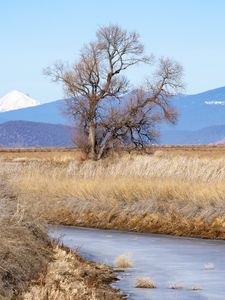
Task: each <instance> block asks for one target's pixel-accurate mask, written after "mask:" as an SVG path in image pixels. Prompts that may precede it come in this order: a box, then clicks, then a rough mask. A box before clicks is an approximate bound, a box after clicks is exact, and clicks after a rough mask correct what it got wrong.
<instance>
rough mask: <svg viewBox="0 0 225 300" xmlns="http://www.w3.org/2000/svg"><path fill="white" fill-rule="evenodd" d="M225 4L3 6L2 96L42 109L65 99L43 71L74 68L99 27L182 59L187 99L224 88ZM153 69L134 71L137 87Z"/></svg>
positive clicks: (25, 2) (185, 0)
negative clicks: (134, 35)
mask: <svg viewBox="0 0 225 300" xmlns="http://www.w3.org/2000/svg"><path fill="white" fill-rule="evenodd" d="M224 15H225V1H223V0H155V1H152V0H138V1H137V0H113V1H107V0H105V1H104V0H94V1H92V0H89V1H88V0H39V1H34V0H33V1H31V0H7V1H5V0H0V38H1V50H0V97H1V96H3V95H4V94H5V93H7V92H9V91H11V90H13V89H18V90H20V91H22V92H24V93H27V94H29V95H30V96H31V97H33V98H36V99H38V100H40V101H41V102H46V101H51V100H56V99H60V98H62V97H63V91H62V88H61V86H59V85H56V84H54V83H51V82H50V80H49V78H46V77H45V76H43V74H42V69H43V68H44V67H46V66H49V65H51V64H52V63H54V62H55V61H56V60H59V59H62V60H64V61H69V62H73V61H74V60H75V59H76V57H77V55H78V54H79V51H80V49H81V48H82V46H83V45H84V43H86V42H88V41H89V40H92V39H93V38H94V36H95V32H96V30H97V29H98V27H99V26H101V25H108V24H112V23H116V24H119V25H120V26H122V27H123V28H125V29H127V30H136V31H137V32H138V33H139V34H140V35H141V39H142V41H143V43H144V44H145V45H146V51H147V52H149V53H154V54H155V55H156V56H169V57H172V58H174V59H176V60H178V61H179V62H180V63H181V64H182V65H183V66H184V70H185V82H186V93H197V92H201V91H205V90H208V89H212V88H216V87H220V86H225V76H224V73H225V34H224V32H225V17H224ZM150 72H151V70H150V69H149V68H146V67H145V68H141V67H139V68H138V69H135V70H132V71H130V72H129V74H128V76H129V78H130V79H131V81H132V82H134V83H136V84H137V83H139V81H140V80H141V79H142V78H144V77H147V76H148V74H150Z"/></svg>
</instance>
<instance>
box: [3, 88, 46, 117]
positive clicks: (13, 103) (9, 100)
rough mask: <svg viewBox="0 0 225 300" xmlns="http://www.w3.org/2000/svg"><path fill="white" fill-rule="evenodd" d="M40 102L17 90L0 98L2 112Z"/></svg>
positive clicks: (35, 104)
mask: <svg viewBox="0 0 225 300" xmlns="http://www.w3.org/2000/svg"><path fill="white" fill-rule="evenodd" d="M39 104H40V103H39V102H38V101H37V100H35V99H32V98H30V97H29V96H27V95H25V94H23V93H21V92H19V91H16V90H15V91H12V92H10V93H8V94H6V95H5V96H4V97H2V98H0V112H5V111H10V110H16V109H21V108H26V107H30V106H37V105H39Z"/></svg>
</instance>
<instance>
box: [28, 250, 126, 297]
mask: <svg viewBox="0 0 225 300" xmlns="http://www.w3.org/2000/svg"><path fill="white" fill-rule="evenodd" d="M115 280H116V277H115V275H114V274H113V270H112V269H111V268H110V267H107V266H106V265H100V264H99V265H97V264H94V263H90V262H87V261H86V260H84V259H82V258H81V257H80V256H79V255H78V254H76V253H74V252H71V251H70V250H68V249H66V248H63V249H62V247H55V248H54V256H53V260H52V262H51V263H50V264H49V265H48V269H47V272H46V275H45V276H44V277H41V278H39V280H38V281H37V282H36V284H34V285H32V286H31V287H30V289H29V291H28V292H27V293H25V294H24V296H23V299H24V300H33V299H38V300H45V299H48V300H55V299H57V300H67V299H68V300H69V299H70V300H97V299H104V300H119V299H125V297H123V296H122V295H121V294H120V293H119V291H117V290H115V289H113V288H111V287H110V286H109V284H110V283H111V282H112V281H115Z"/></svg>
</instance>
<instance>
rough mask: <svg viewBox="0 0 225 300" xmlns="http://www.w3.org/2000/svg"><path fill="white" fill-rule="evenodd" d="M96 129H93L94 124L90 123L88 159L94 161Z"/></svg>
mask: <svg viewBox="0 0 225 300" xmlns="http://www.w3.org/2000/svg"><path fill="white" fill-rule="evenodd" d="M95 131H96V129H95V124H94V122H92V123H91V124H90V128H89V137H88V142H89V147H90V153H89V157H90V159H93V160H96V159H97V157H96V132H95Z"/></svg>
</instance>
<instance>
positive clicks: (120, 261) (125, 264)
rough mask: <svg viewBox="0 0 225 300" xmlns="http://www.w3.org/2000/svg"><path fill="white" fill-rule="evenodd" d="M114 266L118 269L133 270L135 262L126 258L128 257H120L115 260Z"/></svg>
mask: <svg viewBox="0 0 225 300" xmlns="http://www.w3.org/2000/svg"><path fill="white" fill-rule="evenodd" d="M114 264H115V265H116V267H118V268H123V269H126V268H131V267H133V262H132V261H131V259H130V258H129V257H128V256H126V255H120V256H118V257H117V258H116V259H115V260H114Z"/></svg>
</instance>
